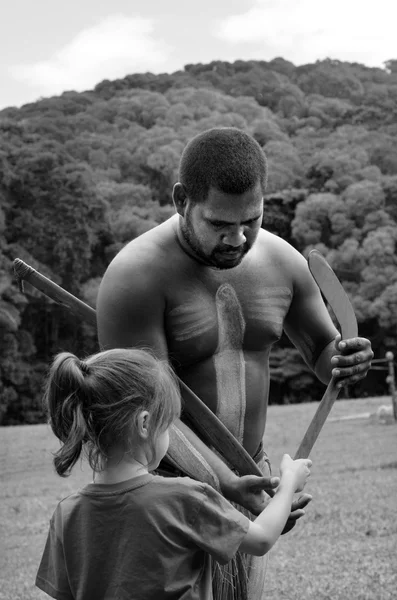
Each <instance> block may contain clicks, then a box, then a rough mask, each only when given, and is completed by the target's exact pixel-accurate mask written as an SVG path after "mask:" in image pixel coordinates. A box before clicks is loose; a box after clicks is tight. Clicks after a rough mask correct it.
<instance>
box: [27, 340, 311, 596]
mask: <svg viewBox="0 0 397 600" xmlns="http://www.w3.org/2000/svg"><path fill="white" fill-rule="evenodd" d="M45 399H46V403H47V407H48V411H49V417H50V424H51V427H52V430H53V432H54V433H55V435H56V436H57V438H59V440H60V441H61V443H62V445H61V448H60V449H59V450H58V452H57V453H56V454H55V457H54V464H55V468H56V471H57V473H58V474H59V475H61V476H66V475H68V474H69V473H70V471H71V469H72V467H73V466H74V464H75V463H76V462H77V461H78V459H79V458H80V455H81V453H82V452H83V451H84V452H85V453H86V454H87V456H88V460H89V463H90V465H91V467H92V469H93V471H94V482H93V483H90V484H88V485H86V486H85V487H84V488H83V489H81V490H79V491H78V492H76V493H75V494H72V495H71V496H68V497H67V498H65V499H64V500H62V501H61V502H60V503H59V504H58V506H57V508H56V509H55V512H54V514H53V516H52V519H51V522H50V530H49V534H48V538H47V543H46V546H45V550H44V554H43V557H42V560H41V564H40V567H39V571H38V574H37V578H36V585H37V586H38V587H39V588H41V589H42V590H43V591H44V592H46V593H47V594H48V595H50V596H52V597H53V598H58V599H59V600H72V599H73V600H102V599H103V600H127V599H128V600H163V599H171V598H172V599H182V598H183V599H186V600H187V599H189V600H191V599H200V600H210V599H211V598H212V591H211V569H210V556H211V557H212V558H213V559H215V560H217V561H218V562H220V563H221V564H224V563H226V562H228V561H229V560H231V559H232V558H233V556H234V555H235V553H236V552H237V550H240V551H242V552H245V553H249V554H253V555H256V556H260V555H263V554H265V553H266V552H268V551H269V550H270V548H271V547H272V546H273V544H274V543H275V542H276V540H277V539H278V537H279V536H280V534H281V532H282V530H283V527H284V525H285V522H286V520H287V518H288V516H289V514H290V509H291V502H292V498H293V495H294V493H295V492H297V491H301V490H302V489H303V487H304V485H305V483H306V480H307V478H308V476H309V474H310V471H309V467H310V466H311V461H310V460H296V461H293V460H292V459H291V458H290V457H289V456H288V455H287V454H286V455H284V457H283V459H282V461H281V465H280V476H281V480H280V484H279V486H278V488H277V492H276V494H275V496H274V498H273V499H272V500H271V501H270V502H269V504H268V505H267V507H266V508H265V509H264V510H263V512H262V513H261V514H260V515H259V516H258V517H257V518H256V519H255V521H250V520H249V519H248V518H247V517H245V516H244V515H242V514H241V513H240V512H239V511H238V510H237V509H235V508H234V507H233V506H232V505H231V504H230V503H229V502H228V501H227V500H225V498H223V496H221V495H220V494H219V493H218V492H216V491H215V490H214V489H213V488H212V487H210V486H209V485H207V484H204V483H200V482H197V481H194V480H193V479H190V478H188V477H172V478H165V477H160V476H157V475H152V474H150V473H149V471H153V470H154V469H156V468H157V466H158V465H159V462H160V460H161V459H162V458H163V457H164V455H165V454H166V452H167V449H168V441H169V428H170V426H171V425H172V423H173V421H174V420H175V419H176V417H178V416H179V414H180V395H179V387H178V383H177V380H176V378H175V376H174V375H173V373H172V371H171V369H170V367H169V366H168V365H167V364H166V363H165V362H161V361H159V360H157V359H156V358H154V357H153V356H152V355H151V354H149V353H148V352H146V351H143V350H136V349H122V350H121V349H120V350H119V349H114V350H108V351H106V352H101V353H98V354H95V355H94V356H91V357H90V358H88V359H87V360H85V361H81V360H79V359H78V358H77V357H76V356H74V355H73V354H70V353H62V354H59V355H58V356H57V357H56V358H55V361H54V363H53V365H52V367H51V370H50V375H49V378H48V382H47V387H46V393H45Z"/></svg>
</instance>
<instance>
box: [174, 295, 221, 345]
mask: <svg viewBox="0 0 397 600" xmlns="http://www.w3.org/2000/svg"><path fill="white" fill-rule="evenodd" d="M169 320H170V324H171V328H172V335H173V338H174V339H175V341H177V342H183V341H185V340H188V339H190V338H192V337H198V336H200V335H203V334H204V333H206V332H207V331H210V330H211V329H212V328H213V327H214V324H215V323H214V317H213V315H211V314H209V313H208V310H207V309H206V308H204V307H203V305H202V304H199V303H198V302H197V300H196V301H195V302H191V303H189V304H183V305H182V306H178V307H177V308H174V309H173V310H172V311H171V312H170V314H169Z"/></svg>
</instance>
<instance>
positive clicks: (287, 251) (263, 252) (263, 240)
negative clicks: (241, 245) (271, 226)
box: [257, 229, 303, 266]
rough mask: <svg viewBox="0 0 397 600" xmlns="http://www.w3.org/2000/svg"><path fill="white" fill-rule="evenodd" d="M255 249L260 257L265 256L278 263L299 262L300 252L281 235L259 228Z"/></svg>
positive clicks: (291, 263) (300, 258)
mask: <svg viewBox="0 0 397 600" xmlns="http://www.w3.org/2000/svg"><path fill="white" fill-rule="evenodd" d="M257 242H258V243H257V249H258V252H259V255H260V256H261V257H266V258H268V259H270V260H271V261H272V262H275V263H277V264H278V265H280V264H284V265H285V266H288V265H291V266H292V265H293V264H295V263H296V262H298V263H299V262H301V261H302V259H303V256H302V254H301V253H300V252H299V251H298V250H296V248H294V247H293V246H292V245H291V244H290V243H289V242H287V241H286V240H284V239H283V238H282V237H280V236H278V235H276V234H275V233H271V232H270V231H267V230H266V229H261V230H260V232H259V235H258V239H257Z"/></svg>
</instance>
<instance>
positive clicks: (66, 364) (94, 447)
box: [44, 349, 181, 477]
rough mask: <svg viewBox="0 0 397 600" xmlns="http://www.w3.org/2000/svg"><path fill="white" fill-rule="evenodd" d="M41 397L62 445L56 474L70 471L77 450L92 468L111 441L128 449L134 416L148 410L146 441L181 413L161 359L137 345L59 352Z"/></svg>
mask: <svg viewBox="0 0 397 600" xmlns="http://www.w3.org/2000/svg"><path fill="white" fill-rule="evenodd" d="M44 400H45V403H46V406H47V410H48V413H49V422H50V425H51V428H52V430H53V432H54V434H55V435H56V436H57V438H58V439H59V440H60V441H61V442H62V447H61V448H60V449H59V450H58V452H56V453H55V455H54V465H55V469H56V471H57V473H58V475H60V476H61V477H65V476H67V475H69V474H70V471H71V469H72V468H73V466H74V465H75V463H76V462H77V460H78V459H79V457H80V455H81V453H82V451H83V450H84V451H85V452H86V454H87V457H88V460H89V464H90V466H91V468H92V469H93V470H94V471H100V470H101V469H102V468H103V465H104V461H105V460H106V457H107V454H108V450H109V449H110V448H111V447H112V446H114V445H115V444H118V445H121V447H122V448H124V450H125V452H130V451H131V450H133V448H134V445H135V442H136V440H137V438H136V436H134V426H135V425H136V417H137V415H138V413H140V412H141V411H142V410H147V411H148V412H149V413H150V417H151V418H150V421H149V426H150V428H151V430H150V433H151V436H150V443H151V451H152V453H154V445H155V441H156V437H157V435H158V434H159V433H160V432H162V431H164V430H165V429H167V427H169V426H170V425H171V423H172V422H173V421H174V420H175V419H176V418H177V417H178V416H179V415H180V410H181V398H180V392H179V385H178V382H177V379H176V376H175V375H174V373H173V371H172V369H171V367H170V366H169V365H168V363H167V362H166V361H160V360H158V359H156V358H155V357H154V356H153V355H152V354H151V353H150V352H148V351H146V350H138V349H113V350H106V351H104V352H99V353H98V354H94V355H92V356H90V357H89V358H87V359H86V360H84V361H82V360H80V359H79V358H78V357H77V356H75V355H74V354H71V353H70V352H62V353H61V354H58V355H57V356H56V357H55V359H54V362H53V364H52V366H51V368H50V373H49V376H48V379H47V383H46V388H45V395H44Z"/></svg>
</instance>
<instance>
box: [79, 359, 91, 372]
mask: <svg viewBox="0 0 397 600" xmlns="http://www.w3.org/2000/svg"><path fill="white" fill-rule="evenodd" d="M80 370H81V372H82V373H83V374H84V375H89V373H90V367H89V366H88V365H87V363H86V362H85V360H81V361H80Z"/></svg>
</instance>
